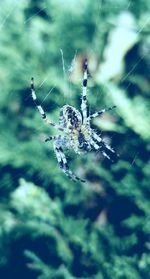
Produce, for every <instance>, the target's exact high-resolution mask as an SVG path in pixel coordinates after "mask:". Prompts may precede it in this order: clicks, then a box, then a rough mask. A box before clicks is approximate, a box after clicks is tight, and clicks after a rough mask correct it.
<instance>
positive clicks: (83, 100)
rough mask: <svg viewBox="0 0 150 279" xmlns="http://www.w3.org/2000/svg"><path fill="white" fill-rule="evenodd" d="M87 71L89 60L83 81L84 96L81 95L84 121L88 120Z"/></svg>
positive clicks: (85, 66)
mask: <svg viewBox="0 0 150 279" xmlns="http://www.w3.org/2000/svg"><path fill="white" fill-rule="evenodd" d="M87 73H88V63H87V60H85V63H84V74H83V83H82V96H81V112H82V116H83V123H86V121H87Z"/></svg>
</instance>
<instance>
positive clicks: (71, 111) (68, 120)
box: [59, 105, 82, 129]
mask: <svg viewBox="0 0 150 279" xmlns="http://www.w3.org/2000/svg"><path fill="white" fill-rule="evenodd" d="M59 124H60V126H61V127H63V128H69V129H77V128H79V127H81V125H82V116H81V113H80V112H79V111H78V110H77V109H75V108H74V107H72V106H69V105H65V106H63V107H62V108H61V110H60V116H59Z"/></svg>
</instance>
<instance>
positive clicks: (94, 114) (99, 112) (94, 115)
mask: <svg viewBox="0 0 150 279" xmlns="http://www.w3.org/2000/svg"><path fill="white" fill-rule="evenodd" d="M114 108H116V106H113V107H109V108H105V109H102V110H100V111H98V112H95V113H93V114H91V115H89V117H88V120H89V119H92V118H95V117H97V116H100V115H102V114H103V113H104V112H106V111H109V110H112V109H114Z"/></svg>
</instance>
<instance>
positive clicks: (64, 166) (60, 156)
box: [54, 142, 85, 182]
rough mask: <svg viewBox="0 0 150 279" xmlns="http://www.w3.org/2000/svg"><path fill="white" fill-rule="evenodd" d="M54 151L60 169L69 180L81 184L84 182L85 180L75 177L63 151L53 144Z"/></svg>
mask: <svg viewBox="0 0 150 279" xmlns="http://www.w3.org/2000/svg"><path fill="white" fill-rule="evenodd" d="M54 151H55V154H56V157H57V161H58V164H59V167H60V169H61V170H62V171H63V172H64V173H65V174H66V175H67V176H68V177H69V178H70V179H71V180H74V181H81V182H85V180H83V179H81V178H79V177H78V176H76V175H75V174H74V173H73V172H72V171H71V170H70V169H69V166H68V163H67V159H66V156H65V154H64V153H63V149H62V148H61V147H60V146H59V145H57V143H56V142H54Z"/></svg>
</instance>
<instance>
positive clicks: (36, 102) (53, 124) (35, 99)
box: [31, 77, 63, 131]
mask: <svg viewBox="0 0 150 279" xmlns="http://www.w3.org/2000/svg"><path fill="white" fill-rule="evenodd" d="M31 95H32V99H33V101H34V103H35V105H36V107H37V109H38V111H39V113H40V115H41V117H42V119H43V120H44V121H45V123H46V124H48V125H51V126H53V127H54V128H56V129H58V130H60V131H63V129H62V128H61V127H60V126H59V125H57V124H55V123H53V122H52V121H51V120H50V119H49V118H48V117H47V115H46V113H45V111H44V109H43V108H42V106H41V105H40V103H39V101H38V99H37V97H36V93H35V87H34V78H33V77H32V78H31Z"/></svg>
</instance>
